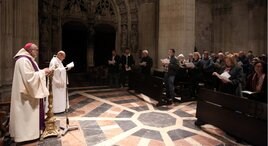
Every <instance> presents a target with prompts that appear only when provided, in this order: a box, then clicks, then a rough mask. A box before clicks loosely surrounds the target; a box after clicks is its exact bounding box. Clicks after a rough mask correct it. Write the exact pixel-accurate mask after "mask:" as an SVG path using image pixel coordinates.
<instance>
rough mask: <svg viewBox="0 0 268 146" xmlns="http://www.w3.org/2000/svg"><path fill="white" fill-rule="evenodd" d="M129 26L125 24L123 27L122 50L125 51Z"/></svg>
mask: <svg viewBox="0 0 268 146" xmlns="http://www.w3.org/2000/svg"><path fill="white" fill-rule="evenodd" d="M127 34H128V33H127V25H126V24H124V25H122V26H121V48H122V49H124V48H126V47H127Z"/></svg>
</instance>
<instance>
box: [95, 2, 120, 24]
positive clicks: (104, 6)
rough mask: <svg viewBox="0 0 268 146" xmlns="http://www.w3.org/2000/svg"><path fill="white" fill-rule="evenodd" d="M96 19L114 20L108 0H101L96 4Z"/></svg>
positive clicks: (113, 13) (112, 9)
mask: <svg viewBox="0 0 268 146" xmlns="http://www.w3.org/2000/svg"><path fill="white" fill-rule="evenodd" d="M95 15H96V18H97V19H102V20H114V19H115V12H114V8H113V6H112V4H111V3H110V1H108V0H101V1H100V2H99V3H98V4H97V6H96V12H95Z"/></svg>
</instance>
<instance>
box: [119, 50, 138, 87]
mask: <svg viewBox="0 0 268 146" xmlns="http://www.w3.org/2000/svg"><path fill="white" fill-rule="evenodd" d="M121 63H122V76H121V84H122V86H123V87H125V83H126V80H128V86H130V83H129V76H130V73H131V71H132V67H133V66H134V65H135V60H134V58H133V56H132V55H131V54H130V50H129V48H126V50H125V54H124V55H122V57H121Z"/></svg>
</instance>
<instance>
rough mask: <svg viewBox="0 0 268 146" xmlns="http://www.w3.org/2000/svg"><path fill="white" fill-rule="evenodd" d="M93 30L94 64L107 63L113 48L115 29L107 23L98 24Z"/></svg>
mask: <svg viewBox="0 0 268 146" xmlns="http://www.w3.org/2000/svg"><path fill="white" fill-rule="evenodd" d="M94 30H95V35H94V64H95V66H101V65H107V63H108V59H109V57H110V56H111V52H112V50H114V49H115V36H116V32H115V29H114V27H113V26H111V25H108V24H99V25H97V26H96V27H95V28H94Z"/></svg>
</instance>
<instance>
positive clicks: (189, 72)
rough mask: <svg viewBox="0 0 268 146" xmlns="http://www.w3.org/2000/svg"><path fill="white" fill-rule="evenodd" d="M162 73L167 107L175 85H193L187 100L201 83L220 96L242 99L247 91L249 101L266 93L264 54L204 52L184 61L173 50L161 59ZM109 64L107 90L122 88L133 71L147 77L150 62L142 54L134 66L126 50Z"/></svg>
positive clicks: (111, 59)
mask: <svg viewBox="0 0 268 146" xmlns="http://www.w3.org/2000/svg"><path fill="white" fill-rule="evenodd" d="M161 61H162V65H163V69H164V72H165V75H164V83H165V86H166V90H167V91H166V97H167V98H166V103H165V104H171V103H172V100H173V99H174V97H175V96H176V95H175V93H174V88H175V87H174V86H175V85H174V84H176V82H188V83H191V84H192V85H193V88H192V89H191V90H192V91H191V93H192V95H191V96H195V93H196V90H197V88H198V86H199V84H200V83H201V84H202V85H205V87H207V88H210V89H214V90H217V91H220V92H224V93H228V94H232V95H236V96H247V95H242V93H244V92H242V91H244V90H247V91H250V92H252V93H254V96H250V97H253V99H255V100H259V101H262V102H266V101H267V99H266V96H267V91H266V90H265V89H266V87H267V72H266V71H267V57H266V55H265V54H262V55H261V56H254V54H253V52H252V51H248V53H247V54H246V53H245V52H244V51H239V52H238V53H231V52H222V51H219V52H218V53H214V52H209V51H206V50H204V51H203V53H202V54H200V53H199V52H198V51H195V52H193V53H189V54H188V56H187V57H185V56H184V55H183V54H179V55H178V56H176V55H175V49H169V50H168V57H167V58H165V59H161ZM108 62H109V63H108V64H109V69H108V70H109V71H108V76H109V81H110V85H111V86H116V87H120V86H125V83H126V80H127V79H128V78H129V75H130V73H131V72H132V71H133V68H136V67H137V66H138V67H139V68H140V69H139V71H140V72H141V75H142V76H141V78H144V77H148V76H151V72H152V70H151V68H152V66H153V60H152V58H151V57H150V56H149V52H148V50H143V51H142V57H141V59H140V61H139V63H138V65H136V66H135V61H134V59H133V56H132V55H131V54H130V51H129V49H128V48H127V49H126V50H125V53H124V54H123V55H122V56H121V57H120V56H119V55H117V54H116V52H115V51H113V52H112V57H111V58H110V60H109V61H108Z"/></svg>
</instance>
